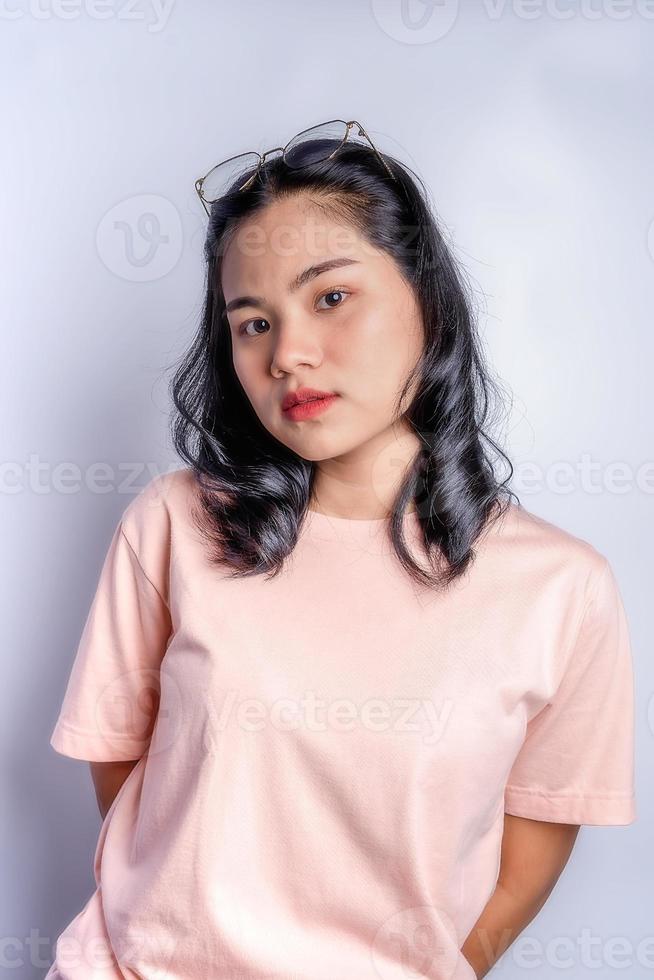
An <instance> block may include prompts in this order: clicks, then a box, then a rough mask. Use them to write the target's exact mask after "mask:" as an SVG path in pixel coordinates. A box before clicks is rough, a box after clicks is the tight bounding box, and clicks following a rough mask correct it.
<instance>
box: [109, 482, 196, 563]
mask: <svg viewBox="0 0 654 980" xmlns="http://www.w3.org/2000/svg"><path fill="white" fill-rule="evenodd" d="M196 488H197V483H196V479H195V473H194V471H193V470H191V469H190V468H188V467H182V468H178V469H174V470H170V471H168V472H165V473H159V474H157V475H156V476H153V477H151V478H150V479H149V480H148V482H147V483H146V484H145V485H144V486H143V487H142V488H141V489H140V490H139V491H138V492H137V493H136V494H135V495H134V496H133V497H132V499H131V500H130V502H129V503H128V504H127V506H126V507H125V509H124V510H123V513H122V515H121V520H120V523H121V529H122V531H123V533H124V535H125V537H126V538H127V540H128V542H129V544H130V545H131V546H132V549H133V551H134V552H135V553H136V555H137V557H138V559H139V561H140V562H141V565H142V566H143V568H144V569H145V570H146V572H147V573H148V574H150V575H151V576H153V577H155V578H156V579H158V580H161V579H163V578H164V577H165V576H166V573H167V567H168V563H169V561H170V554H171V548H172V543H173V540H174V539H175V538H176V537H178V536H179V535H180V534H181V533H183V527H184V526H188V522H189V521H190V514H191V508H192V504H193V501H194V500H195V493H196Z"/></svg>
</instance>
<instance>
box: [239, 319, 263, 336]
mask: <svg viewBox="0 0 654 980" xmlns="http://www.w3.org/2000/svg"><path fill="white" fill-rule="evenodd" d="M259 323H268V321H267V320H264V319H263V317H257V318H256V319H255V320H247V321H246V322H245V323H244V324H243V326H242V327H241V331H240V332H241V333H243V334H245V336H246V337H256V336H257V335H258V333H259V332H260V331H258V330H256V329H255V331H254V333H248V332H247V329H248V327H251V326H254V327H255V328H256V326H257V324H259Z"/></svg>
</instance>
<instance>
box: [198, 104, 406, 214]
mask: <svg viewBox="0 0 654 980" xmlns="http://www.w3.org/2000/svg"><path fill="white" fill-rule="evenodd" d="M331 123H343V125H344V126H346V127H347V128H346V130H345V136H344V137H343V140H342V142H341V143H340V144H339V145H338V146H337V147H335V149H333V150H332V152H331V153H329V154H328V155H327V156H326V157H324V159H325V160H330V159H331V158H332V156H334V154H335V153H338V151H339V150H340V149H341V147H343V146H344V145H345V143H346V142H347V138H348V136H349V135H350V130H351V128H352V127H353V126H358V127H359V136H363V137H364V139H366V140H367V141H368V142H369V143H370V147H371V149H372V151H373V152H374V154H375V156H376V157H377V159H378V160H379V162H380V163H382V164H383V165H384V167H385V168H386V170H387V171H388V173H389V174H390V176H391V177H392V179H393V180H397V177H396V176H395V174H394V173H393V171H392V170H391V168H390V167H389V166H388V164H387V163H386V161H385V160H384V158H383V157H382V155H381V153H379V151H378V150H377V147H376V146H375V144H374V143H373V141H372V140H371V139H370V137H369V136H368V134H367V133H366V131H365V129H364V128H363V126H362V125H361V123H360V122H358V121H357V120H356V119H351V120H350V121H349V122H346V121H345V120H344V119H329V120H328V121H327V122H324V123H318V124H317V125H316V126H310V127H309V129H303V130H301V131H300V132H299V133H296V134H295V136H292V137H291V138H290V140H289V141H288V143H287V144H286V146H275V147H273V148H272V149H270V150H266V151H265V153H263V154H261V153H259V152H258V151H257V150H247V151H246V152H244V153H237V154H236V155H235V156H233V157H228V158H227V159H226V160H221V161H220V162H219V163H216V164H214V165H213V167H212V168H211V170H207V172H206V174H205V175H204V177H198V179H197V180H196V181H195V185H194V186H195V190H196V192H197V195H198V197H199V198H200V201H201V202H202V206H203V208H204V210H205V211H206V212H207V214H208V215H211V211H210V210H209V208H208V207H207V205H208V204H213V203H214V202H215V201H217V200H219V198H214V200H213V201H207V200H206V199H205V198H204V197H203V195H202V185H203V184H204V182H205V180H206V179H207V177H208V176H209V174H211V173H213V171H214V170H215V169H216V168H217V167H222V165H223V164H225V163H230V162H231V161H232V160H238V158H239V157H244V156H248V155H249V154H251V153H255V154H256V155H257V156H258V157H259V163H258V165H257V169H256V170H255V171H254V173H253V174H252V176H251V177H249V178H248V180H246V182H245V183H244V184H243V186H242V187H239V192H240V191H244V190H246V188H247V187H249V185H250V184H251V183H252V181H253V180H255V179H256V177H257V175H258V173H259V171H260V170H261V167H262V166H263V164H264V162H265V159H266V157H268V156H270V154H271V153H277V151H280V152H281V154H282V159H284V161H285V159H286V150H287V149H288V147H289V146H290V145H291V143H292V142H293V140H296V139H297V138H298V136H302V135H303V134H304V133H310V132H311V130H313V129H320V127H321V126H329V125H331ZM309 142H310V141H309ZM305 166H306V164H305ZM292 169H294V170H301V169H302V167H294V168H292Z"/></svg>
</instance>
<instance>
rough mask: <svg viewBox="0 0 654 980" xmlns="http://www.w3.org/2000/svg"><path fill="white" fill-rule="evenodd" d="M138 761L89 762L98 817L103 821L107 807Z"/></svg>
mask: <svg viewBox="0 0 654 980" xmlns="http://www.w3.org/2000/svg"><path fill="white" fill-rule="evenodd" d="M138 761H139V760H138V759H135V760H134V761H133V762H132V761H131V760H130V761H129V762H89V765H90V767H91V776H92V777H93V785H94V786H95V798H96V800H97V801H98V807H99V808H100V816H101V817H102V819H103V820H104V818H105V817H106V815H107V811H108V810H109V807H110V806H111V804H112V803H113V801H114V800H115V798H116V795H117V794H118V790H119V789H120V787H121V786H122V785H123V783H124V782H125V780H126V779H127V777H128V776H129V774H130V772H131V771H132V769H133V768H134V766H135V765H136V764H137V763H138Z"/></svg>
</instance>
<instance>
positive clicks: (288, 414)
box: [282, 395, 338, 422]
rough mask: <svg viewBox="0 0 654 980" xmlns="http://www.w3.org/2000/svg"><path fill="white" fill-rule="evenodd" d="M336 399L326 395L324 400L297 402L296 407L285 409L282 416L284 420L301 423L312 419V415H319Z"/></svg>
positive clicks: (333, 396) (315, 399) (313, 399)
mask: <svg viewBox="0 0 654 980" xmlns="http://www.w3.org/2000/svg"><path fill="white" fill-rule="evenodd" d="M337 398H338V395H327V396H326V397H325V398H311V399H310V400H309V401H306V402H299V403H298V404H297V405H293V407H292V408H287V409H285V410H284V411H283V412H282V415H283V416H284V418H285V419H290V420H291V422H302V421H304V419H310V418H313V417H314V415H320V413H321V412H324V411H325V410H326V409H327V408H329V406H330V405H331V404H332V403H333V402H335V401H336V399H337Z"/></svg>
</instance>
